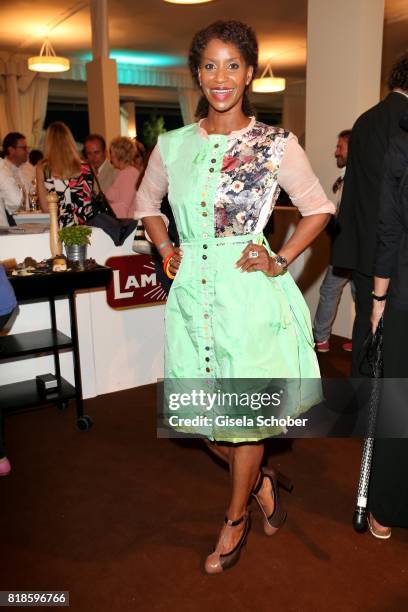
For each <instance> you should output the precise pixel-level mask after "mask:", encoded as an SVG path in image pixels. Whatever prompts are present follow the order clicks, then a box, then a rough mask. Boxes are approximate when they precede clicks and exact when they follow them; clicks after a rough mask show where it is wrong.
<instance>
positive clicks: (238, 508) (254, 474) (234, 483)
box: [217, 444, 264, 554]
mask: <svg viewBox="0 0 408 612" xmlns="http://www.w3.org/2000/svg"><path fill="white" fill-rule="evenodd" d="M219 448H220V447H219ZM263 454H264V445H263V444H240V445H232V446H230V447H229V464H230V475H231V489H232V490H231V497H230V502H229V505H228V508H227V512H226V515H227V517H228V518H229V519H230V520H232V521H236V520H237V519H239V518H241V516H242V515H244V514H245V512H246V510H247V506H248V500H249V497H250V495H251V491H252V489H253V488H254V485H255V482H256V480H257V478H258V474H259V470H260V466H261V462H262V458H263ZM244 528H245V523H244V522H242V523H240V524H239V525H237V526H236V527H234V528H230V527H226V526H223V528H222V530H221V534H220V538H219V547H218V546H217V548H218V550H219V552H220V553H221V554H223V553H228V552H229V551H231V550H232V549H233V548H235V546H236V544H237V543H238V541H239V539H240V537H241V536H242V533H243V530H244Z"/></svg>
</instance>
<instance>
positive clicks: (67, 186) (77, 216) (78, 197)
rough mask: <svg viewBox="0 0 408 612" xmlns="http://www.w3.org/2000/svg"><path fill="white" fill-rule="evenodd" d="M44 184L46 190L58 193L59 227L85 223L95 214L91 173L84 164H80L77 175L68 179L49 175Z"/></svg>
mask: <svg viewBox="0 0 408 612" xmlns="http://www.w3.org/2000/svg"><path fill="white" fill-rule="evenodd" d="M45 176H47V173H46V170H45ZM44 184H45V188H46V189H47V191H50V192H51V191H53V192H55V193H57V194H58V197H59V224H60V226H61V227H66V226H67V225H85V224H86V222H87V221H88V220H90V219H92V218H93V217H94V216H95V212H96V211H95V208H94V206H93V204H92V184H93V179H92V173H91V171H90V169H89V166H87V165H86V164H81V171H80V174H79V175H77V176H73V177H71V178H69V179H61V178H56V177H55V176H50V177H48V178H45V180H44Z"/></svg>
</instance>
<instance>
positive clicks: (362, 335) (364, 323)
mask: <svg viewBox="0 0 408 612" xmlns="http://www.w3.org/2000/svg"><path fill="white" fill-rule="evenodd" d="M352 279H353V281H354V285H355V288H356V297H355V306H356V318H355V319H354V325H353V337H352V340H353V352H352V355H351V375H352V376H353V377H355V378H358V377H359V376H360V369H359V368H360V363H361V358H362V349H363V344H364V341H365V339H366V338H367V335H368V334H369V332H370V329H371V323H370V316H371V309H372V305H373V298H372V295H371V292H372V290H373V277H372V276H367V275H366V274H362V273H361V272H357V271H356V270H353V274H352Z"/></svg>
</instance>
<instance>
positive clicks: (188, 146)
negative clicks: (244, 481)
mask: <svg viewBox="0 0 408 612" xmlns="http://www.w3.org/2000/svg"><path fill="white" fill-rule="evenodd" d="M287 135H288V133H287V132H285V131H284V130H281V129H278V128H273V127H270V126H267V125H265V124H262V123H259V122H254V121H252V125H251V127H250V128H249V129H247V130H245V131H241V132H238V133H237V135H236V136H235V137H234V133H233V134H232V135H229V136H223V135H210V136H207V137H206V136H204V135H203V133H202V130H201V129H200V128H199V127H198V125H197V124H193V125H190V126H186V127H184V128H181V129H179V130H175V131H172V132H168V133H166V134H164V135H161V136H160V138H159V142H158V146H159V150H160V155H161V158H162V160H163V163H164V166H165V169H166V172H167V174H168V180H169V191H168V197H169V202H170V204H171V207H172V209H173V212H174V216H175V219H176V224H177V229H178V232H179V235H180V241H181V247H182V250H183V259H182V263H181V266H180V268H179V271H178V273H177V275H176V278H175V280H174V282H173V285H172V288H171V290H170V294H169V297H168V301H167V305H166V314H165V326H166V341H165V402H164V413H165V415H164V416H165V422H167V423H169V424H170V425H171V427H173V428H174V429H175V430H177V431H179V432H186V433H195V434H201V435H204V436H207V437H208V438H210V439H215V440H217V441H228V442H234V443H237V442H245V441H255V440H261V439H264V438H267V437H269V436H272V435H276V434H278V433H281V432H282V431H284V430H285V427H284V426H281V425H274V426H271V425H269V426H265V425H263V424H262V423H261V424H259V423H258V422H256V423H255V422H252V423H249V425H248V423H245V424H244V426H243V425H242V423H240V424H239V425H237V426H235V425H234V424H233V425H232V426H229V427H225V425H220V424H219V423H220V422H221V421H220V419H216V418H215V416H216V415H222V414H224V415H225V413H226V412H227V413H228V419H229V421H231V420H232V421H234V419H233V418H232V417H233V416H234V415H235V414H239V415H240V416H242V415H243V413H246V414H248V411H249V413H250V414H249V416H251V415H252V416H254V414H253V412H252V411H253V409H250V410H249V409H248V407H244V409H242V407H240V406H239V405H238V404H237V403H235V405H234V406H233V407H231V406H229V408H228V410H227V411H226V409H225V406H224V405H223V406H221V405H220V402H219V397H220V395H219V394H218V395H217V398H218V401H215V402H213V405H212V406H211V410H209V408H208V406H207V407H206V408H205V407H203V406H202V405H197V404H196V403H194V402H193V404H194V405H192V404H188V405H187V407H186V406H184V408H183V414H184V416H186V415H187V416H188V417H190V418H193V417H201V419H200V418H196V419H195V424H193V425H190V424H187V425H184V424H183V423H185V419H184V420H183V419H181V418H180V411H179V410H178V409H175V408H174V405H173V407H171V402H169V398H174V397H176V396H178V397H180V394H182V393H187V394H188V393H191V390H192V389H193V388H194V389H195V388H196V387H197V385H198V386H199V387H200V388H201V389H204V390H205V391H206V392H207V391H208V392H211V393H215V392H219V391H220V390H221V391H228V392H231V390H235V391H237V390H238V389H239V391H240V393H241V394H242V392H243V391H248V392H250V393H255V392H259V391H262V390H266V389H267V388H270V384H271V381H273V380H276V379H284V382H283V383H282V380H280V382H279V383H277V384H278V386H282V384H284V385H285V402H284V406H283V408H282V407H281V412H280V414H281V415H285V416H292V417H295V416H298V415H300V414H301V413H302V412H304V411H306V410H308V409H309V408H310V407H311V406H313V405H315V404H316V403H318V402H319V401H320V399H321V387H320V372H319V366H318V363H317V358H316V354H315V351H314V341H313V336H312V331H311V323H310V314H309V310H308V307H307V305H306V303H305V301H304V299H303V296H302V294H301V293H300V291H299V289H298V287H297V286H296V284H295V282H294V281H293V279H292V277H291V276H290V274H289V273H286V274H284V275H281V276H278V277H274V278H272V277H268V276H266V275H265V274H264V273H263V272H254V273H242V272H240V270H239V269H237V268H236V267H235V263H236V261H237V260H238V259H239V258H240V257H241V253H242V251H243V249H244V248H245V247H246V246H247V244H248V243H249V242H253V243H258V244H260V243H263V244H264V246H265V247H266V248H267V249H268V250H269V252H271V251H270V248H269V245H268V244H267V243H266V241H265V240H264V238H263V234H262V230H263V228H264V226H265V225H266V223H267V221H268V218H269V216H270V214H271V211H272V209H273V205H274V202H275V200H276V198H277V195H278V193H279V185H278V183H277V174H278V169H279V163H280V160H281V159H282V156H283V154H284V150H285V144H286V138H287ZM201 397H202V396H201ZM176 410H177V415H175V413H176ZM175 416H177V418H175ZM204 416H206V417H207V420H204ZM170 417H174V418H173V419H171V418H170ZM247 421H248V419H247ZM191 422H193V421H191ZM224 422H225V419H224ZM187 423H190V421H187Z"/></svg>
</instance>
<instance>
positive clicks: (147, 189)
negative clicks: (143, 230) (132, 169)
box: [135, 117, 335, 237]
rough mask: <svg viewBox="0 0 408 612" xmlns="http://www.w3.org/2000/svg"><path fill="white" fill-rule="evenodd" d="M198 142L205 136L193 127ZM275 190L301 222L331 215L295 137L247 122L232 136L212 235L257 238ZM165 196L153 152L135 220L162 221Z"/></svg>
mask: <svg viewBox="0 0 408 612" xmlns="http://www.w3.org/2000/svg"><path fill="white" fill-rule="evenodd" d="M197 130H198V131H199V133H200V135H201V137H202V138H208V135H207V132H206V131H205V130H204V129H203V127H202V126H201V121H200V122H199V123H198V124H197ZM280 187H282V188H283V189H285V191H286V192H287V193H288V194H289V196H290V198H291V200H292V203H293V204H294V205H295V206H296V207H297V208H298V209H299V211H300V213H301V214H302V216H308V215H314V214H319V213H331V214H334V212H335V207H334V205H333V204H332V202H330V201H329V200H328V199H327V197H326V195H325V193H324V191H323V189H322V187H321V185H320V183H319V180H318V179H317V177H316V175H315V174H314V172H313V170H312V168H311V166H310V163H309V161H308V159H307V157H306V154H305V152H304V150H303V149H302V148H301V147H300V145H299V144H298V142H297V138H296V136H294V135H293V134H292V133H291V132H288V131H287V130H284V129H282V128H276V127H272V126H269V125H266V124H264V123H261V122H259V121H256V120H255V118H254V117H252V118H251V120H250V122H249V124H248V126H247V127H245V128H244V129H242V130H237V131H233V132H231V134H230V135H229V136H228V148H227V151H226V153H225V155H224V159H223V164H222V169H221V174H220V180H219V183H218V186H217V193H216V197H215V202H214V206H215V215H214V222H215V227H214V235H215V236H217V237H221V236H233V235H242V234H247V233H258V232H261V231H262V230H263V228H264V227H265V225H266V223H267V221H268V219H269V217H270V215H271V213H272V210H273V208H274V205H275V202H276V200H277V198H278V195H279V192H280ZM167 190H168V177H167V171H166V168H165V166H164V164H163V161H162V159H161V155H160V150H159V147H158V146H156V147H155V149H154V150H153V153H152V155H151V156H150V159H149V164H148V167H147V169H146V172H145V175H144V178H143V181H142V183H141V185H140V187H139V190H138V192H137V195H136V212H135V218H137V219H142V218H143V217H148V216H161V217H163V218H164V221H165V222H167V219H166V218H165V216H164V215H162V214H161V212H160V204H161V201H162V199H163V196H164V195H165V194H166V193H167Z"/></svg>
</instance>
